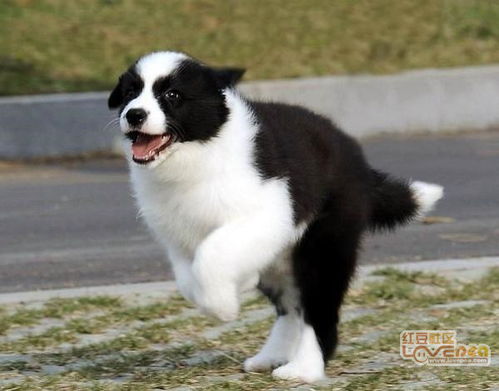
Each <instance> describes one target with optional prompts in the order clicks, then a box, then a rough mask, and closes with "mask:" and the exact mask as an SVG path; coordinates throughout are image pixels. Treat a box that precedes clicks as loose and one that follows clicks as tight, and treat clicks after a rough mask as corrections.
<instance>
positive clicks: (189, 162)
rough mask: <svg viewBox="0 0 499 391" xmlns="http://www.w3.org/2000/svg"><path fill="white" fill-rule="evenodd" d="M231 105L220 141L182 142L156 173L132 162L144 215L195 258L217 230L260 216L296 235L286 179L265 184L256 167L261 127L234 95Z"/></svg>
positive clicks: (167, 240)
mask: <svg viewBox="0 0 499 391" xmlns="http://www.w3.org/2000/svg"><path fill="white" fill-rule="evenodd" d="M227 102H228V105H229V106H230V109H231V110H230V112H231V115H230V119H229V121H228V122H227V123H226V124H225V125H224V126H223V128H222V129H221V130H220V133H219V134H218V136H217V137H215V138H213V139H212V140H210V141H208V142H206V143H199V142H187V143H182V144H176V145H174V146H173V147H172V151H171V153H170V155H169V156H167V157H166V160H165V161H164V162H162V164H160V165H159V166H157V167H154V168H152V169H149V168H148V167H140V166H137V165H135V164H133V163H132V164H131V178H132V184H133V188H134V192H135V195H136V198H137V202H138V206H139V209H140V213H141V215H142V216H143V217H144V219H145V221H146V222H147V224H148V225H149V227H150V228H151V229H152V231H153V232H154V234H155V236H156V237H157V239H158V240H159V241H160V242H161V243H162V244H163V245H164V246H165V247H166V248H169V249H171V248H175V249H176V251H180V252H181V253H182V254H183V255H184V256H185V257H187V258H190V259H193V257H194V254H195V252H196V249H197V248H198V246H199V245H200V244H201V243H202V242H203V240H204V239H205V238H206V237H207V236H208V235H209V234H210V233H211V232H213V231H214V230H216V229H217V228H219V227H221V226H223V225H226V224H229V223H230V222H234V221H237V220H241V219H244V218H247V217H251V216H253V215H255V214H258V213H263V214H266V216H267V217H268V219H270V220H274V221H277V222H278V223H279V226H281V227H282V228H283V231H285V232H281V233H280V234H285V235H289V236H290V237H291V236H293V231H295V230H294V225H293V218H292V214H293V212H292V207H291V200H290V197H289V193H288V189H287V183H286V181H285V180H282V179H279V180H278V179H275V180H270V181H269V180H266V181H264V180H262V179H261V177H260V175H259V173H258V171H257V169H256V168H255V166H254V137H255V135H256V132H257V130H258V129H257V126H256V125H255V124H254V121H253V119H252V118H251V114H250V112H249V111H248V110H247V108H246V106H245V104H244V102H242V101H241V100H240V99H239V98H238V97H237V96H234V95H232V93H228V94H227ZM284 227H286V228H284ZM276 234H277V233H276Z"/></svg>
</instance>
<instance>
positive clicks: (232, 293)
mask: <svg viewBox="0 0 499 391" xmlns="http://www.w3.org/2000/svg"><path fill="white" fill-rule="evenodd" d="M194 301H195V303H196V304H197V305H198V307H199V309H200V310H201V312H203V313H204V314H206V315H209V316H214V317H216V318H218V319H220V320H223V321H225V322H228V321H232V320H235V319H236V318H237V315H238V314H239V299H238V296H237V290H236V287H235V286H231V285H229V284H227V285H226V286H221V285H218V286H217V287H213V288H210V289H201V288H199V287H197V288H196V289H195V290H194Z"/></svg>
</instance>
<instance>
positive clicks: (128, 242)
mask: <svg viewBox="0 0 499 391" xmlns="http://www.w3.org/2000/svg"><path fill="white" fill-rule="evenodd" d="M363 145H364V147H365V151H366V153H367V155H368V158H369V160H370V161H371V163H372V164H373V165H374V166H375V167H378V168H381V169H385V170H386V171H388V172H391V173H393V174H396V175H400V176H404V177H409V178H413V179H417V180H424V181H428V182H436V183H440V184H442V185H444V186H445V190H446V198H445V199H444V200H443V201H442V202H441V203H440V205H439V207H438V209H437V210H436V211H435V212H434V213H433V215H434V216H439V217H444V218H436V219H435V222H434V223H433V224H420V223H419V224H412V225H410V226H407V227H405V228H403V229H400V230H399V231H397V232H396V233H393V234H385V235H376V236H372V237H368V238H367V239H366V241H365V244H364V249H363V252H362V255H361V262H363V263H372V262H376V263H385V262H401V261H415V260H416V261H417V260H424V259H441V258H467V257H472V256H488V255H499V132H497V131H495V132H486V133H485V132H484V133H476V134H461V135H446V136H441V135H440V136H435V135H433V136H431V135H426V136H418V137H410V138H408V137H400V136H398V137H394V136H390V137H388V136H386V137H379V138H375V139H371V140H367V141H364V142H363ZM130 194H131V192H130V188H129V184H128V177H127V171H126V166H125V164H124V162H123V161H122V160H119V159H115V160H95V161H84V162H73V163H69V162H66V163H60V164H58V165H55V164H52V165H15V164H7V163H0V292H13V291H22V290H32V289H43V288H60V287H74V286H87V285H102V284H113V283H120V282H145V281H155V280H163V279H168V278H171V274H170V270H169V268H168V265H167V263H166V262H165V261H164V256H163V254H162V252H161V250H160V249H159V247H158V246H157V245H156V244H155V243H154V242H153V241H152V239H151V237H150V235H149V234H148V232H147V229H146V228H145V227H144V225H143V224H142V222H141V221H140V220H139V219H138V218H137V213H136V208H135V206H134V203H133V199H132V197H131V195H130Z"/></svg>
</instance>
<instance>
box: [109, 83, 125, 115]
mask: <svg viewBox="0 0 499 391" xmlns="http://www.w3.org/2000/svg"><path fill="white" fill-rule="evenodd" d="M122 80H123V76H120V78H119V80H118V84H116V87H114V90H113V91H112V92H111V95H109V98H108V100H107V106H108V107H109V108H110V109H117V108H118V107H120V106H121V104H122V103H123V90H122V88H121V83H122Z"/></svg>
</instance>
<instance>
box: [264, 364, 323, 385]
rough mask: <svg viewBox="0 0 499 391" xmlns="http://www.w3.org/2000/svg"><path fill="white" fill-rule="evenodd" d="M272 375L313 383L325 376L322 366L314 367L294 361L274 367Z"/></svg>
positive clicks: (278, 377)
mask: <svg viewBox="0 0 499 391" xmlns="http://www.w3.org/2000/svg"><path fill="white" fill-rule="evenodd" d="M272 376H273V377H275V378H277V379H286V380H298V381H302V382H305V383H313V382H316V381H319V380H322V379H324V377H325V375H324V368H322V366H320V367H315V366H312V365H309V364H306V363H294V362H290V363H288V364H286V365H283V366H282V367H279V368H276V369H274V371H273V372H272Z"/></svg>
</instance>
